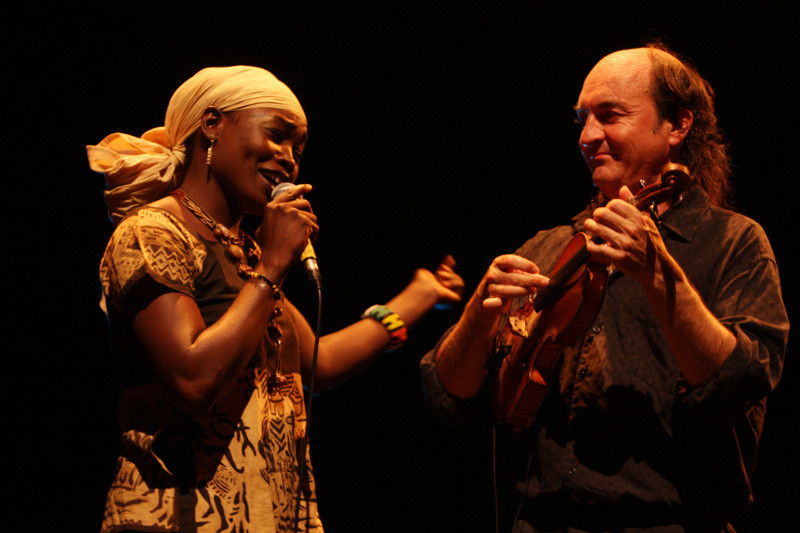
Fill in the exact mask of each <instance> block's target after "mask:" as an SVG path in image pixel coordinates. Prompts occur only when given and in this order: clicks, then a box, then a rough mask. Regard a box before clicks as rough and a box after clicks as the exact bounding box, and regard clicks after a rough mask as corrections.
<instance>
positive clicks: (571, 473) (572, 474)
mask: <svg viewBox="0 0 800 533" xmlns="http://www.w3.org/2000/svg"><path fill="white" fill-rule="evenodd" d="M567 475H570V476H574V475H575V467H573V466H571V467H569V468H567Z"/></svg>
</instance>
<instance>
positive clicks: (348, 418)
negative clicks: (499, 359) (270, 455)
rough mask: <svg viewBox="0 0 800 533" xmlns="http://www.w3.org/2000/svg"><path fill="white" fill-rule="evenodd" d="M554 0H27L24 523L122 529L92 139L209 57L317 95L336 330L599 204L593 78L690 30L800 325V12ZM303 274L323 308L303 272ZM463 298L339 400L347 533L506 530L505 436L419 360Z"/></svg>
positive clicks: (21, 32)
mask: <svg viewBox="0 0 800 533" xmlns="http://www.w3.org/2000/svg"><path fill="white" fill-rule="evenodd" d="M533 4H534V3H530V2H529V3H523V2H513V3H511V2H510V3H496V4H488V3H487V4H484V5H481V4H469V3H467V4H463V5H462V3H459V2H440V3H431V4H430V5H424V4H422V5H417V6H414V5H412V4H408V3H403V4H399V5H397V7H391V5H384V6H382V7H380V8H376V7H374V6H373V3H367V2H364V3H362V4H339V3H320V4H310V3H303V2H296V3H258V4H249V3H244V2H228V3H226V4H224V5H218V6H213V7H208V8H205V7H200V4H196V5H195V4H178V3H166V2H165V3H163V4H156V3H153V4H148V3H128V4H125V5H113V6H93V7H86V6H73V5H71V6H69V7H64V6H60V7H57V6H48V7H45V6H40V5H38V4H28V5H26V6H22V9H20V8H19V6H18V7H17V11H16V13H12V14H10V15H9V16H8V19H7V21H6V28H5V29H4V31H3V42H4V45H3V50H4V51H3V55H4V57H5V61H6V63H7V69H4V70H5V71H6V72H7V75H5V76H4V79H5V82H6V83H5V85H6V90H9V89H10V94H11V95H12V97H11V98H9V99H7V100H6V101H5V104H4V106H3V108H4V109H3V110H4V111H5V113H3V115H4V116H5V118H6V119H7V122H6V125H5V128H4V130H5V131H4V132H3V137H4V138H5V139H6V141H5V142H4V148H5V150H4V152H6V155H5V156H4V159H5V160H6V169H7V172H8V173H7V174H6V175H5V176H4V181H3V184H4V186H5V190H6V195H7V196H6V203H7V205H10V207H11V208H10V209H8V210H6V211H7V215H10V216H9V218H8V219H7V221H6V224H5V226H6V227H5V232H4V234H5V235H6V237H11V239H10V240H8V239H6V253H5V257H6V261H5V262H6V265H7V272H8V273H7V287H8V291H9V292H8V296H7V298H6V301H7V309H6V311H7V317H11V320H8V318H6V319H5V321H4V322H5V323H6V328H7V329H8V330H9V332H8V339H9V343H8V345H9V347H10V349H9V350H8V351H7V352H6V356H5V358H4V359H5V361H6V363H7V364H6V370H5V375H6V379H7V380H9V381H10V383H9V385H10V386H8V387H6V394H5V397H6V402H5V403H6V409H5V410H6V411H7V412H9V413H11V417H10V421H9V422H8V423H7V424H6V428H7V431H6V438H5V439H4V440H5V442H6V448H7V452H6V456H5V458H4V463H6V464H7V465H8V466H9V467H10V468H9V472H17V473H14V474H7V480H8V482H9V483H8V485H7V486H6V489H4V493H6V494H7V495H16V496H19V497H21V499H22V501H25V502H26V504H27V505H26V506H24V507H15V509H14V511H15V512H14V515H16V516H19V517H22V518H24V519H26V520H30V521H31V522H32V524H33V525H32V527H31V528H30V529H31V530H39V529H42V530H65V531H68V530H80V531H84V530H88V531H94V530H97V528H98V527H99V523H100V520H101V517H102V508H103V503H104V498H105V491H106V489H107V486H108V484H109V482H110V477H111V475H112V470H113V463H114V458H115V452H116V442H117V435H116V434H115V420H114V388H113V383H112V382H111V380H110V373H111V362H110V355H109V347H108V341H107V335H106V323H105V319H104V317H103V315H102V314H101V313H100V311H99V309H98V307H97V302H98V298H99V294H100V289H99V286H98V283H97V265H98V262H99V259H100V256H101V254H102V251H103V248H104V246H105V243H106V241H107V239H108V237H109V236H110V234H111V230H112V227H111V225H110V223H109V222H108V219H107V218H106V211H105V205H104V203H103V199H102V190H103V180H102V176H101V175H99V174H95V173H93V172H91V171H90V170H89V169H88V167H87V164H86V157H85V150H84V146H85V145H86V144H94V143H96V142H98V141H99V140H101V139H102V138H103V137H104V136H105V135H107V134H109V133H112V132H115V131H121V132H125V133H131V134H136V135H140V134H141V133H143V132H144V131H145V130H147V129H150V128H152V127H155V126H158V125H161V124H163V115H164V111H165V110H166V105H167V102H168V100H169V97H170V95H171V94H172V92H173V91H174V90H175V88H177V87H178V85H179V84H180V83H182V82H183V81H184V80H185V79H187V78H188V77H190V76H191V75H192V74H194V73H195V72H196V71H197V70H199V69H201V68H203V67H206V66H222V65H232V64H252V65H257V66H261V67H264V68H267V69H269V70H271V71H272V72H273V73H274V74H276V75H277V76H278V77H279V78H280V79H281V80H283V81H284V82H286V83H287V84H288V85H289V86H290V87H291V88H292V89H293V91H294V92H295V93H296V94H297V96H298V98H299V99H300V101H301V102H302V104H303V107H304V109H305V111H306V114H307V116H308V119H309V123H310V141H309V143H308V146H307V150H306V154H305V157H304V162H303V166H302V169H301V173H300V180H301V181H307V182H310V183H312V184H313V185H314V191H313V192H312V193H311V194H310V195H309V196H308V198H309V199H310V200H311V201H312V203H313V206H314V210H315V212H316V213H317V214H318V216H319V221H320V226H321V232H320V235H319V239H318V241H317V245H316V250H317V254H318V257H319V258H320V259H319V261H320V265H321V269H322V273H323V282H324V286H325V288H324V302H323V320H322V329H323V331H324V332H330V331H334V330H336V329H338V328H340V327H342V326H344V325H346V324H348V323H350V322H351V321H353V320H355V319H356V318H357V317H358V315H359V314H360V313H361V311H363V310H364V309H365V308H366V307H368V306H369V305H371V304H373V303H378V302H384V301H386V300H388V299H389V298H390V297H391V296H392V295H393V294H395V293H396V292H397V291H399V290H401V289H402V288H403V287H404V286H405V284H406V283H407V282H408V281H409V280H410V279H411V276H412V274H413V271H414V269H415V268H419V267H426V268H434V267H435V266H436V264H437V262H438V261H439V260H440V259H441V257H442V256H443V255H444V254H446V253H451V254H453V255H454V256H455V258H456V260H457V261H458V262H459V267H458V269H459V271H460V273H461V274H462V275H463V277H464V278H465V280H466V283H467V292H468V293H470V292H471V290H472V289H473V288H474V287H475V284H476V283H477V281H478V280H479V279H480V277H481V275H482V273H483V271H484V270H485V268H486V267H487V266H488V264H489V263H490V261H491V260H492V258H494V257H495V256H496V255H498V254H500V253H506V252H509V251H512V250H514V249H515V248H516V247H517V246H519V245H520V244H521V243H522V242H524V240H525V239H527V238H528V237H530V236H532V235H533V233H534V232H535V231H536V230H538V229H542V228H545V227H550V226H552V225H555V224H558V223H563V222H564V221H566V220H567V219H568V218H569V217H570V216H571V215H572V214H574V213H575V212H576V211H577V210H579V209H580V208H581V207H582V206H583V205H584V204H585V202H586V200H587V199H588V197H589V195H590V194H592V186H591V183H590V179H589V175H588V172H587V171H586V169H585V166H584V164H583V162H582V160H581V158H580V156H579V153H578V150H577V146H576V145H577V140H576V139H577V134H578V130H577V129H576V127H575V126H574V124H573V123H572V105H573V104H574V100H575V99H576V97H577V94H578V92H579V90H580V86H581V83H582V80H583V78H584V77H585V75H586V73H587V72H588V71H589V69H590V68H591V66H592V65H593V64H594V63H595V62H597V60H599V59H600V58H601V57H602V56H603V55H605V54H607V53H609V52H611V51H614V50H617V49H621V48H627V47H632V46H636V45H638V44H639V43H640V42H641V40H643V39H647V38H649V37H654V36H662V37H665V38H666V39H667V40H668V42H669V43H670V44H671V45H672V47H673V48H675V49H676V50H678V51H679V52H682V53H684V54H686V55H688V56H689V57H691V58H692V59H693V60H694V61H695V63H696V64H697V66H698V67H699V69H700V71H701V73H703V74H704V76H705V77H706V78H707V79H708V80H709V81H710V82H711V83H712V85H713V86H714V87H715V90H716V92H717V95H718V99H717V108H718V114H719V118H720V123H721V124H722V126H723V128H724V129H725V131H726V133H727V135H728V137H729V139H730V141H731V145H732V150H731V151H732V156H733V160H734V164H735V173H734V176H733V185H734V188H735V190H736V193H737V194H736V203H737V205H738V208H739V209H740V210H741V211H742V212H744V213H745V214H747V215H749V216H751V217H753V218H755V219H756V220H757V221H759V222H760V223H761V224H762V225H763V226H764V228H765V229H766V231H767V234H768V235H769V236H770V239H771V241H772V245H773V248H774V250H775V254H776V256H777V258H778V263H779V265H780V266H781V273H782V279H783V290H784V299H785V302H786V305H787V307H788V309H789V313H790V317H791V316H793V315H794V314H795V311H796V309H797V305H798V283H797V281H796V280H795V279H794V275H795V274H796V273H797V270H798V269H797V266H798V263H797V260H796V258H795V257H794V253H793V251H792V249H793V247H794V246H796V244H795V243H794V242H793V241H794V240H796V237H797V231H796V230H795V229H794V225H795V222H794V219H795V216H794V210H793V207H794V206H795V204H796V201H795V199H794V197H793V193H794V192H796V190H797V186H796V177H795V173H796V169H795V167H794V165H792V164H791V163H794V159H795V158H796V154H795V153H794V152H796V150H797V148H796V146H795V144H796V135H795V133H796V131H795V130H796V128H797V118H798V114H797V111H796V109H797V97H796V94H795V92H794V91H792V90H791V89H793V88H794V87H795V86H796V82H793V81H791V79H792V76H793V75H794V74H795V71H796V68H797V59H796V58H797V52H798V42H797V32H798V29H799V28H798V25H797V20H798V15H800V13H799V12H798V9H797V8H791V9H787V8H774V7H773V8H771V7H767V3H762V5H760V6H758V7H757V8H754V7H752V6H751V7H749V8H745V7H738V8H731V7H725V8H724V9H723V8H722V7H720V8H714V7H697V6H694V7H691V8H689V7H684V6H678V5H676V4H674V3H670V4H669V7H666V6H665V5H663V4H662V5H659V6H657V7H656V6H654V5H651V4H649V3H640V4H639V5H638V7H636V8H633V9H631V8H630V7H629V8H626V9H622V8H621V7H617V6H615V5H612V3H610V2H597V3H595V6H594V7H591V8H587V7H585V6H582V5H579V4H561V6H560V7H542V6H541V5H537V6H534V5H533ZM467 5H469V6H471V7H466V6H467ZM790 228H791V229H790ZM20 259H21V261H22V269H21V273H22V276H17V275H16V273H18V272H19V270H18V265H19V261H20ZM287 283H288V286H287V291H288V292H289V295H290V298H292V299H293V300H295V302H296V303H298V305H299V306H300V307H301V309H302V310H303V311H304V312H305V314H306V316H307V317H309V318H310V319H313V317H314V316H315V309H314V298H313V294H312V292H311V290H310V289H309V287H308V286H307V284H306V283H305V280H304V279H303V278H302V273H301V272H299V271H297V272H294V273H293V274H292V277H291V279H290V280H289V281H288V282H287ZM458 311H459V310H458V309H454V310H452V311H444V312H437V313H434V314H431V315H429V316H428V317H427V318H426V319H425V320H424V321H423V322H422V323H420V324H419V325H418V326H417V327H416V328H415V329H414V330H412V334H411V341H410V342H409V343H408V344H407V345H406V346H405V347H404V348H403V349H402V350H400V351H397V352H395V353H393V354H391V355H389V356H385V357H382V358H381V359H380V360H379V361H378V362H377V363H376V364H375V365H374V366H372V367H371V368H370V369H368V370H366V371H364V372H363V373H361V374H360V375H358V376H356V377H355V378H353V379H351V380H350V381H348V382H346V383H345V384H343V385H341V386H339V387H337V388H335V389H333V390H331V391H328V392H326V393H323V394H321V395H319V396H318V397H317V399H316V401H315V403H314V413H313V416H314V419H313V422H312V453H313V455H314V461H315V467H316V473H317V479H318V486H319V498H320V510H321V514H322V517H323V520H324V521H325V523H326V528H327V530H328V531H330V532H339V531H360V530H371V531H488V530H490V529H491V526H492V517H491V506H492V504H491V492H490V491H491V470H490V468H491V463H490V457H489V455H488V453H489V451H488V450H486V449H484V448H482V447H480V446H478V445H477V444H475V443H473V442H471V441H469V440H468V439H466V438H464V437H462V436H461V435H457V434H455V433H454V432H452V431H450V430H449V429H447V428H445V427H443V426H442V425H440V424H439V423H438V422H437V421H436V420H434V419H433V418H432V417H431V415H429V414H428V413H427V411H426V410H425V407H424V404H423V396H422V391H421V387H420V384H419V375H418V366H417V363H418V361H419V359H420V358H421V357H422V355H423V354H424V353H425V352H426V351H427V350H428V349H430V347H431V346H432V345H433V343H434V342H435V340H436V339H438V337H439V336H440V334H441V332H442V331H443V330H444V328H445V327H447V325H449V324H450V323H452V322H453V321H454V320H455V319H456V318H457V316H458ZM9 326H10V327H9ZM796 355H797V351H796V350H795V349H794V344H793V343H792V344H790V348H789V353H788V354H787V363H786V367H785V373H784V378H783V381H782V382H781V384H780V385H779V387H778V389H777V390H776V392H775V393H774V395H773V396H772V398H771V400H770V407H769V409H768V416H767V425H766V428H765V431H764V436H763V440H762V446H761V448H760V455H759V462H758V469H757V473H756V476H755V479H754V483H755V491H756V503H755V505H754V506H753V507H752V508H751V510H750V512H749V513H748V514H747V515H745V516H743V517H740V518H739V520H738V522H737V524H738V526H739V527H740V529H742V530H744V531H771V530H783V529H784V528H786V527H787V526H789V525H792V526H794V527H795V528H796V527H798V526H800V521H798V510H797V507H798V503H800V498H798V495H799V492H798V489H797V479H798V475H799V474H800V470H799V469H798V465H797V462H798V459H797V456H798V454H797V453H796V449H797V447H798V444H800V438H798V432H797V429H796V428H797V425H798V423H797V417H798V415H800V410H798V407H797V403H798V402H797V399H798V393H797V387H798V385H799V384H800V371H798V368H797V362H796V360H795V359H796ZM12 467H13V468H12ZM28 506H30V508H29V507H28Z"/></svg>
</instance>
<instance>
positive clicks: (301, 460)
mask: <svg viewBox="0 0 800 533" xmlns="http://www.w3.org/2000/svg"><path fill="white" fill-rule="evenodd" d="M315 286H316V289H317V323H316V328H315V330H314V356H313V358H312V360H311V381H310V382H309V384H308V403H307V405H306V431H305V435H304V436H303V440H302V442H301V444H300V450H299V451H298V457H297V460H298V471H299V472H298V473H299V477H298V480H297V501H296V502H295V514H294V530H295V533H297V532H298V531H300V500H301V498H302V496H303V479H304V478H305V476H306V473H307V468H306V450H307V449H308V439H309V437H310V436H311V407H312V404H313V403H314V388H315V386H316V381H317V355H318V354H319V337H320V326H321V324H322V287H321V284H320V283H316V284H315ZM310 490H311V483H310V478H309V491H310ZM309 496H310V494H309ZM309 512H310V501H309V500H306V518H305V519H306V521H308V519H309V518H310V515H309Z"/></svg>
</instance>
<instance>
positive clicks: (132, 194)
mask: <svg viewBox="0 0 800 533" xmlns="http://www.w3.org/2000/svg"><path fill="white" fill-rule="evenodd" d="M209 106H214V107H216V108H217V109H219V110H220V111H222V112H229V111H238V110H240V109H249V108H254V107H271V108H277V109H286V110H289V111H291V112H293V113H294V114H295V115H297V116H299V117H300V118H301V119H302V120H303V121H304V122H305V120H306V116H305V113H304V112H303V108H302V107H300V102H299V101H298V100H297V97H296V96H295V95H294V94H293V93H292V91H291V90H290V89H289V87H287V86H286V85H285V84H284V83H282V82H281V81H280V80H278V78H276V77H275V76H274V75H272V74H271V73H270V72H268V71H266V70H264V69H262V68H257V67H248V66H235V67H210V68H205V69H203V70H201V71H200V72H198V73H197V74H195V75H194V76H192V77H191V78H189V79H188V80H186V81H185V82H184V83H183V85H181V86H180V87H178V90H177V91H175V94H173V95H172V98H171V99H170V101H169V106H168V107H167V115H166V118H165V120H164V126H163V127H158V128H154V129H152V130H149V131H147V132H145V133H144V134H143V135H142V137H141V138H139V137H134V136H133V135H127V134H125V133H112V134H111V135H109V136H108V137H106V138H105V139H103V140H102V141H100V143H99V144H97V145H96V146H87V147H86V152H87V155H88V157H89V166H90V167H91V169H92V170H94V171H97V172H102V173H104V174H105V176H106V183H107V185H108V190H107V191H106V192H105V198H106V203H107V204H108V214H109V216H110V217H111V220H112V221H113V222H114V224H116V223H117V222H119V221H120V219H121V218H122V217H123V216H124V215H125V213H127V212H128V211H129V210H131V209H133V208H134V207H138V206H140V205H144V204H147V203H150V202H152V201H155V200H158V199H159V198H162V197H164V196H166V195H167V194H169V193H170V192H172V191H173V190H174V189H176V188H177V187H178V185H180V183H179V175H180V170H181V169H182V167H183V165H184V163H185V162H186V146H185V142H186V140H187V139H188V138H189V137H190V136H191V135H192V134H193V133H194V132H195V131H197V130H198V128H199V127H200V119H201V118H202V116H203V112H205V110H206V109H208V107H209Z"/></svg>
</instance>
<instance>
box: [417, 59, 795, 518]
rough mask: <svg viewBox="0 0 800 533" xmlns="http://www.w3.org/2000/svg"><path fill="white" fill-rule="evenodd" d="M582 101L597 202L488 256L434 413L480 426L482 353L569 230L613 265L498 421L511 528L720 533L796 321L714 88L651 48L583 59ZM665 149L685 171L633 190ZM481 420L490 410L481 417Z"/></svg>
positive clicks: (432, 383)
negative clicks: (532, 401)
mask: <svg viewBox="0 0 800 533" xmlns="http://www.w3.org/2000/svg"><path fill="white" fill-rule="evenodd" d="M575 110H576V112H577V115H578V119H579V122H580V123H581V125H582V131H581V134H580V138H579V144H580V149H581V152H582V154H583V156H584V158H585V159H586V162H587V164H588V166H589V170H590V171H591V173H592V180H593V182H594V184H595V185H596V186H597V188H598V189H599V195H598V199H597V200H596V201H595V202H593V204H592V205H591V206H590V207H589V208H587V210H586V211H584V212H583V213H582V214H580V215H578V216H577V217H575V218H574V219H573V221H572V225H570V226H560V227H556V228H554V229H551V230H548V231H542V232H539V233H538V234H537V235H536V236H534V237H533V239H531V240H529V241H528V242H526V243H525V244H524V245H523V246H522V247H521V248H520V249H519V250H518V251H517V252H516V253H515V254H513V255H502V256H500V257H497V258H496V259H495V260H494V261H493V262H492V264H491V265H490V267H489V269H488V271H487V272H486V274H485V275H484V277H483V279H482V280H481V282H480V283H479V285H478V288H477V290H476V291H475V294H474V295H473V296H472V298H471V300H470V301H469V302H468V304H467V305H466V307H465V309H464V312H463V314H462V316H461V318H460V319H459V321H458V323H457V324H456V325H455V326H454V327H453V328H451V329H450V330H449V331H448V333H446V334H445V336H444V337H443V338H442V340H441V341H440V342H439V343H438V345H437V346H436V348H435V349H434V350H433V351H432V352H431V353H429V354H427V355H426V356H425V357H424V358H423V360H422V363H421V366H422V374H423V381H424V385H425V388H426V391H427V395H428V399H429V402H430V404H431V406H432V408H433V409H434V410H435V412H436V413H437V414H438V415H439V416H440V417H441V418H442V419H443V420H445V421H447V422H449V423H451V424H453V425H456V426H458V427H461V428H470V429H475V428H485V429H486V430H487V431H488V428H490V427H491V424H489V423H487V424H483V425H481V424H480V422H479V421H480V420H487V421H488V419H489V418H488V417H489V416H490V414H489V412H490V411H491V410H492V409H490V406H491V404H492V403H493V400H492V399H491V398H492V389H493V387H494V386H496V379H497V377H496V375H495V374H494V373H493V371H492V368H491V367H492V364H490V361H491V358H490V357H489V354H490V352H492V349H493V345H494V342H495V336H496V332H497V331H498V327H502V324H503V321H504V320H505V319H504V314H505V313H506V312H507V311H508V309H509V307H510V306H511V304H512V300H517V299H519V298H520V297H526V296H527V295H529V294H531V293H533V292H535V291H537V290H540V289H542V288H543V287H545V286H547V285H548V283H549V278H548V277H547V274H548V273H549V272H550V271H551V270H552V269H553V265H554V264H555V262H556V260H557V259H558V257H559V255H560V254H561V252H562V250H563V249H564V247H565V246H566V244H567V242H568V241H569V240H570V239H571V238H572V236H573V235H575V234H576V233H577V232H579V231H580V232H585V233H586V234H588V235H589V236H592V237H598V238H599V239H598V241H599V242H601V243H600V244H598V243H596V242H589V244H587V249H588V251H589V252H590V253H591V256H592V259H593V260H594V261H600V262H602V263H604V264H607V265H608V272H609V275H608V280H607V285H606V290H605V291H606V292H605V296H604V298H603V300H602V305H601V307H600V310H599V313H598V314H597V317H596V318H595V319H594V321H593V322H592V323H591V326H590V327H589V329H588V331H587V332H586V333H585V334H584V335H583V336H582V337H581V338H580V339H579V340H578V341H577V342H576V343H575V345H574V346H570V347H568V348H567V349H565V350H564V351H563V353H562V355H561V357H560V359H559V362H558V363H557V365H556V367H555V369H554V371H553V374H552V376H546V379H547V380H548V383H549V385H550V387H549V389H548V392H547V393H546V395H545V396H544V399H543V401H542V404H541V406H540V407H539V409H538V411H536V413H535V415H534V416H531V422H530V423H529V424H523V425H522V426H524V427H521V426H519V425H518V426H517V427H515V428H513V429H512V428H510V427H509V426H507V425H498V426H497V427H496V428H495V430H496V431H498V432H499V433H500V434H499V439H498V442H499V444H498V446H499V447H500V448H499V449H498V450H496V453H497V456H498V461H500V463H501V464H502V468H499V469H498V470H499V472H498V475H499V479H500V488H501V489H502V490H505V489H507V490H508V493H507V494H505V495H504V496H505V498H501V501H504V507H503V506H501V511H500V514H501V516H503V517H504V518H503V519H504V520H506V521H507V523H506V525H505V527H504V529H505V530H508V528H509V527H511V526H512V524H513V528H512V530H513V531H514V532H521V531H524V532H530V531H583V530H586V531H630V530H636V531H639V530H648V531H652V530H657V531H726V530H729V529H728V528H730V527H731V526H730V525H729V522H730V520H731V519H732V518H735V516H736V515H737V513H739V512H740V511H741V510H743V509H744V508H745V507H746V506H747V505H748V503H749V502H750V501H751V500H752V491H751V486H750V475H751V473H752V468H753V465H754V460H755V452H756V446H757V443H758V438H759V436H760V434H761V429H762V425H763V419H764V411H765V403H766V401H765V398H766V396H767V394H768V393H769V392H770V391H772V390H773V389H774V387H775V386H776V385H777V382H778V379H779V377H780V373H781V368H782V365H783V358H784V352H785V346H786V341H787V337H788V330H789V323H788V318H787V316H786V312H785V308H784V305H783V301H782V297H781V290H780V280H779V277H778V269H777V266H776V263H775V258H774V255H773V253H772V250H771V247H770V245H769V242H768V240H767V237H766V235H765V234H764V232H763V230H762V229H761V227H760V226H759V225H758V224H757V223H756V222H754V221H752V220H750V219H748V218H746V217H744V216H742V215H740V214H737V213H734V212H733V211H730V210H728V209H726V206H727V203H726V196H727V193H728V174H729V160H728V156H727V153H726V147H725V144H724V142H723V139H722V135H721V132H720V130H719V128H718V126H717V122H716V117H715V114H714V96H713V91H712V89H711V87H710V86H709V84H708V83H707V82H706V81H705V80H704V79H703V78H702V77H701V76H700V75H699V74H698V72H697V71H696V70H695V69H694V68H693V67H692V66H691V65H690V64H689V63H688V62H687V61H684V60H682V59H680V58H679V57H678V56H677V55H676V54H674V53H673V52H671V51H669V50H667V49H666V48H665V47H664V46H662V45H660V44H653V45H649V46H648V47H645V48H637V49H631V50H622V51H618V52H615V53H612V54H610V55H608V56H607V57H604V58H603V59H602V60H600V62H599V63H597V65H595V67H594V68H593V69H592V70H591V72H590V73H589V75H588V76H587V78H586V80H585V82H584V84H583V88H582V90H581V92H580V95H579V96H578V101H577V105H576V107H575ZM669 163H680V164H683V165H686V167H688V169H689V171H690V174H691V176H692V178H693V180H694V183H695V185H693V186H691V187H690V188H689V189H688V191H686V192H685V193H683V194H682V195H681V196H679V197H678V198H676V199H675V201H673V202H662V203H660V204H659V205H657V206H655V207H654V208H653V209H652V210H651V212H646V211H647V210H640V209H638V208H637V206H635V205H634V204H633V203H631V201H632V198H633V196H634V194H636V193H637V192H638V191H639V190H640V189H641V188H642V187H643V186H644V185H650V184H652V183H656V182H658V181H659V180H660V178H661V171H662V168H664V167H665V165H667V164H669ZM481 417H483V418H481Z"/></svg>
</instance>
